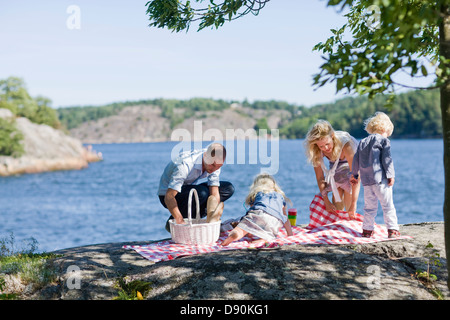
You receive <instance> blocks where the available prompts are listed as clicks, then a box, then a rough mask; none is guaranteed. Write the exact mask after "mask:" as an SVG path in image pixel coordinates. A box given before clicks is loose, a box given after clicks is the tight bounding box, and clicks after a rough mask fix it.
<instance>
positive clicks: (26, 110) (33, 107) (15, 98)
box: [0, 77, 60, 128]
mask: <svg viewBox="0 0 450 320" xmlns="http://www.w3.org/2000/svg"><path fill="white" fill-rule="evenodd" d="M50 105H51V101H50V99H48V98H45V97H42V96H37V97H35V98H33V97H31V96H30V94H29V93H28V91H27V89H26V87H25V82H24V81H23V79H21V78H17V77H9V78H7V79H5V80H0V108H5V109H9V110H11V111H12V113H13V114H14V115H16V116H18V117H25V118H28V119H29V120H30V121H31V122H34V123H38V124H46V125H49V126H51V127H53V128H58V127H59V126H60V123H59V121H58V116H57V113H56V111H55V110H54V109H53V108H51V106H50Z"/></svg>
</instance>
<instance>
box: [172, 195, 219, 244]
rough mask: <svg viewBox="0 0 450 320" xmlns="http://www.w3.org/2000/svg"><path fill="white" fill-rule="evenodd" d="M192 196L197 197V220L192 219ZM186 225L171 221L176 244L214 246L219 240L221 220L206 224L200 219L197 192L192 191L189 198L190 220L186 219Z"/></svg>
mask: <svg viewBox="0 0 450 320" xmlns="http://www.w3.org/2000/svg"><path fill="white" fill-rule="evenodd" d="M192 196H195V202H196V218H195V220H193V219H192V217H191V215H192V213H191V211H192ZM184 222H185V223H184V224H177V223H176V222H175V221H174V220H173V219H171V220H169V225H170V234H171V235H172V240H173V241H174V242H175V243H181V244H195V245H196V244H213V243H215V242H216V241H217V240H218V239H219V235H220V220H219V221H216V222H209V223H207V222H206V219H201V218H200V206H199V201H198V194H197V190H195V189H191V191H190V192H189V198H188V218H187V219H184Z"/></svg>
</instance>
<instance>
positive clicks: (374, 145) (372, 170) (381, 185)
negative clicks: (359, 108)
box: [350, 112, 400, 238]
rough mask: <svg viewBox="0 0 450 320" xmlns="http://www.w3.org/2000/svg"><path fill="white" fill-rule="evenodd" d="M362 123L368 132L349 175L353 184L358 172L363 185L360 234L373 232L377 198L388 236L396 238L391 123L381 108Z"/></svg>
mask: <svg viewBox="0 0 450 320" xmlns="http://www.w3.org/2000/svg"><path fill="white" fill-rule="evenodd" d="M364 124H365V130H366V131H367V132H368V133H369V136H368V137H366V138H364V139H362V140H361V142H360V143H359V145H358V149H357V150H356V153H355V156H354V157H353V166H352V167H353V170H352V177H351V178H350V181H351V183H352V184H355V183H356V181H357V180H356V179H358V176H360V178H361V183H362V185H363V187H364V219H363V237H370V236H372V234H373V229H374V224H375V216H376V215H377V211H378V201H380V203H381V207H382V209H383V215H384V222H385V223H386V227H387V229H388V236H389V238H396V237H398V236H400V232H399V231H398V230H399V228H398V224H397V213H396V210H395V206H394V201H393V197H392V186H393V185H394V180H395V171H394V162H393V160H392V157H391V144H390V141H389V139H388V138H387V137H389V136H390V135H391V134H392V131H393V130H394V125H393V124H392V122H391V120H390V119H389V117H388V116H387V115H386V114H385V113H383V112H376V113H375V115H374V116H373V117H370V118H369V119H367V120H366V121H365V122H364Z"/></svg>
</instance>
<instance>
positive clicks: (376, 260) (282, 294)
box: [28, 222, 450, 300]
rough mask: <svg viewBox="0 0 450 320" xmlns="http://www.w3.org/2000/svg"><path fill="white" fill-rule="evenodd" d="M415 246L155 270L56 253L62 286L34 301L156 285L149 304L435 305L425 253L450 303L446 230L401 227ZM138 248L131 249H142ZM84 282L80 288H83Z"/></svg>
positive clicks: (128, 258)
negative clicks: (422, 277)
mask: <svg viewBox="0 0 450 320" xmlns="http://www.w3.org/2000/svg"><path fill="white" fill-rule="evenodd" d="M400 231H401V232H402V234H405V235H410V236H412V237H413V239H408V240H395V241H386V242H378V243H374V244H365V245H306V246H304V245H286V246H283V247H281V248H278V249H276V250H255V249H253V250H235V251H223V252H218V253H208V254H202V255H196V256H187V257H181V258H177V259H175V260H172V261H166V262H158V263H156V264H155V263H152V262H150V261H148V260H146V259H144V258H143V257H141V256H140V255H139V254H137V253H136V252H135V251H133V250H125V249H122V246H123V245H124V244H125V243H108V244H98V245H90V246H85V247H77V248H70V249H65V250H59V251H56V252H55V253H56V254H59V255H61V256H59V257H57V258H55V260H54V261H53V263H54V266H55V267H56V268H57V269H58V270H59V275H58V278H59V279H58V281H57V282H56V283H53V284H51V285H48V286H46V287H45V288H43V289H41V290H40V291H38V292H34V293H33V294H30V295H29V296H28V298H29V299H63V300H107V299H113V298H114V297H116V296H117V295H118V289H117V286H116V284H117V281H118V279H119V278H121V279H124V280H125V281H126V282H130V281H133V280H142V281H146V282H149V283H150V284H151V290H150V291H149V292H148V293H147V294H146V295H145V296H144V299H151V300H199V299H204V300H206V299H208V300H211V299H221V300H252V299H258V300H266V299H270V300H301V299H307V300H311V299H313V300H315V299H327V300H355V299H356V300H436V299H437V298H436V296H435V295H433V294H432V293H431V291H430V290H429V289H428V288H427V287H426V286H425V285H424V284H423V283H421V282H420V281H418V280H417V278H416V277H414V274H415V272H416V271H417V270H419V269H421V270H426V266H427V260H428V258H427V256H429V255H430V253H429V252H427V250H429V249H426V245H427V244H428V243H429V242H430V243H431V244H432V245H433V246H434V248H433V249H436V250H437V252H439V254H440V261H441V263H442V264H443V265H442V267H439V268H437V269H433V270H432V272H431V273H433V274H435V275H436V276H437V281H435V282H434V287H435V288H437V289H438V290H439V291H440V292H441V293H442V296H443V298H444V299H449V298H450V294H449V290H448V287H447V267H446V265H447V259H446V256H445V245H444V224H443V222H430V223H420V224H409V225H401V228H400ZM144 243H148V242H134V243H126V244H144ZM77 281H78V282H77Z"/></svg>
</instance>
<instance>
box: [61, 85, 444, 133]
mask: <svg viewBox="0 0 450 320" xmlns="http://www.w3.org/2000/svg"><path fill="white" fill-rule="evenodd" d="M232 104H238V105H241V106H243V107H248V108H252V109H257V110H267V111H274V112H276V111H277V110H285V111H288V112H289V113H288V116H287V117H284V118H283V119H282V121H281V123H280V126H279V128H278V129H279V130H280V136H282V137H284V138H288V139H301V138H304V137H305V135H306V133H307V132H308V129H309V128H310V126H311V125H312V124H314V123H315V122H316V121H317V120H318V119H326V120H328V121H329V122H330V123H331V124H332V125H333V127H334V128H335V129H336V130H344V131H348V132H349V133H350V134H351V135H353V136H354V137H356V138H362V137H364V136H366V135H367V133H366V132H365V131H364V128H363V122H364V120H365V119H366V118H368V117H369V116H370V115H372V114H373V113H374V112H375V111H383V112H386V113H387V114H389V116H390V117H391V119H392V121H393V123H394V126H395V129H394V134H393V135H392V137H393V138H440V137H442V123H441V113H440V109H439V92H438V91H436V90H428V91H424V90H419V91H410V92H406V93H402V94H399V95H397V96H396V98H395V100H394V102H393V103H392V104H391V105H389V104H388V101H387V97H383V96H378V97H376V98H374V99H368V98H367V97H356V98H355V97H348V98H344V99H340V100H337V101H335V102H333V103H327V104H319V105H315V106H313V107H305V106H299V105H295V104H290V103H287V102H283V101H276V100H269V101H254V102H248V101H247V100H245V101H243V102H238V101H225V100H214V99H208V98H193V99H189V100H176V99H153V100H139V101H127V102H121V103H113V104H108V105H104V106H85V107H70V108H60V109H58V115H59V121H60V122H61V124H62V125H63V126H64V127H66V128H67V129H69V130H70V129H72V128H75V127H78V126H79V125H81V124H82V123H83V122H86V121H94V120H97V119H99V118H103V117H107V116H111V115H115V114H117V113H118V112H119V111H120V110H122V109H123V108H125V107H127V106H133V105H153V106H158V107H160V108H161V115H162V116H163V117H165V118H167V119H168V120H169V121H170V124H171V127H172V128H174V127H175V126H176V125H177V124H179V123H181V122H182V121H183V120H184V119H187V118H190V117H194V116H196V114H198V112H205V111H223V110H225V109H228V108H230V106H231V105H232ZM237 110H239V109H237ZM255 120H256V121H257V123H256V125H255V129H269V128H268V124H267V119H266V118H259V119H255ZM273 129H275V128H273Z"/></svg>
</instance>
